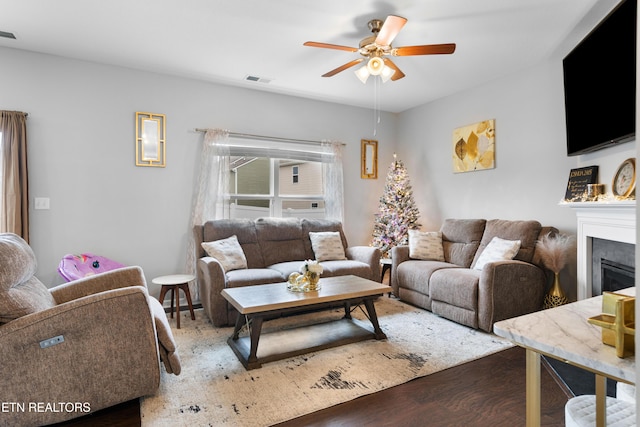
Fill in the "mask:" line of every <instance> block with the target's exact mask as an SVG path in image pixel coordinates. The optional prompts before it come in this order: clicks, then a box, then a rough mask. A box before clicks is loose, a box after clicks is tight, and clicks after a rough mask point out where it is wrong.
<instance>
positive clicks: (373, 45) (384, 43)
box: [304, 15, 456, 83]
mask: <svg viewBox="0 0 640 427" xmlns="http://www.w3.org/2000/svg"><path fill="white" fill-rule="evenodd" d="M406 23H407V19H406V18H403V17H401V16H396V15H389V16H388V17H387V19H385V21H384V23H383V22H382V21H381V20H380V19H372V20H371V21H369V24H368V26H369V29H370V30H371V32H372V33H373V35H372V36H369V37H365V38H364V39H362V40H361V41H360V47H349V46H341V45H336V44H330V43H319V42H305V43H304V46H312V47H321V48H326V49H336V50H345V51H347V52H359V53H360V55H362V56H363V58H358V59H355V60H353V61H350V62H347V63H346V64H344V65H341V66H340V67H338V68H336V69H333V70H331V71H329V72H327V73H325V74H323V75H322V77H331V76H335V75H336V74H338V73H340V72H342V71H344V70H346V69H348V68H351V67H353V66H356V65H358V64H359V63H361V62H362V61H364V60H365V59H366V58H369V61H368V62H367V64H366V65H365V66H364V67H362V68H360V69H358V70H356V75H357V76H358V78H359V79H360V80H361V81H362V83H366V81H367V78H368V77H369V75H374V76H376V75H379V76H381V77H382V80H383V81H384V82H386V81H387V80H389V79H391V80H398V79H401V78H403V77H404V76H405V74H404V73H403V72H402V71H401V70H400V69H399V68H398V67H397V66H396V64H394V63H393V61H391V59H389V58H387V57H388V56H413V55H442V54H451V53H453V52H454V51H455V50H456V45H455V43H446V44H428V45H419V46H403V47H397V48H394V47H392V46H391V42H392V41H393V39H394V38H395V37H396V36H397V35H398V33H399V32H400V30H401V29H402V27H404V25H405V24H406Z"/></svg>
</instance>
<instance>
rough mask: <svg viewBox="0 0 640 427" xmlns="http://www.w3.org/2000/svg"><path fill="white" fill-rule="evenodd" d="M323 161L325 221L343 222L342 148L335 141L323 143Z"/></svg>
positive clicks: (341, 145) (340, 144) (339, 143)
mask: <svg viewBox="0 0 640 427" xmlns="http://www.w3.org/2000/svg"><path fill="white" fill-rule="evenodd" d="M322 147H323V149H324V152H325V153H324V159H323V160H324V161H323V162H322V174H323V182H324V196H325V200H324V206H325V212H326V217H327V219H335V220H338V221H340V222H343V219H344V182H343V173H342V147H343V144H342V143H341V142H337V141H328V142H323V143H322Z"/></svg>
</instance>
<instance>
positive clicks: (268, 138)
mask: <svg viewBox="0 0 640 427" xmlns="http://www.w3.org/2000/svg"><path fill="white" fill-rule="evenodd" d="M207 130H208V129H200V128H196V132H203V133H206V132H207ZM229 137H231V138H247V139H259V140H262V141H274V142H292V143H295V144H306V145H322V144H323V142H322V141H313V140H309V139H292V138H281V137H278V136H265V135H253V134H250V133H238V132H229ZM341 145H346V144H344V143H341Z"/></svg>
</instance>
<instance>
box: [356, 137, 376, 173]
mask: <svg viewBox="0 0 640 427" xmlns="http://www.w3.org/2000/svg"><path fill="white" fill-rule="evenodd" d="M361 156H362V159H361V174H360V176H361V177H362V178H363V179H378V141H374V140H370V139H363V140H362V141H361Z"/></svg>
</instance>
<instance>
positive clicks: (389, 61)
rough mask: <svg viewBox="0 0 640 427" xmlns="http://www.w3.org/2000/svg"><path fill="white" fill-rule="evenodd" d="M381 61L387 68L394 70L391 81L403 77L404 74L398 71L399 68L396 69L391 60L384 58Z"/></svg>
mask: <svg viewBox="0 0 640 427" xmlns="http://www.w3.org/2000/svg"><path fill="white" fill-rule="evenodd" d="M383 61H384V63H385V64H386V65H387V66H388V67H390V68H393V69H394V70H395V73H393V76H391V80H392V81H396V80H399V79H401V78H403V77H404V76H405V74H404V73H403V72H402V71H401V70H400V68H398V66H397V65H396V64H394V63H393V61H392V60H390V59H389V58H384V59H383Z"/></svg>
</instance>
